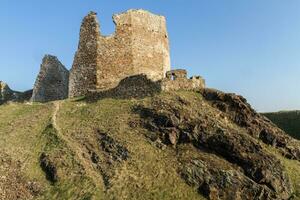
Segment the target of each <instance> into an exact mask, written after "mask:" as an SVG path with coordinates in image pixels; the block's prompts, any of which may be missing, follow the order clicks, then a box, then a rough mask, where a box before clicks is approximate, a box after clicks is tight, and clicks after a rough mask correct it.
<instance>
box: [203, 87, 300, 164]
mask: <svg viewBox="0 0 300 200" xmlns="http://www.w3.org/2000/svg"><path fill="white" fill-rule="evenodd" d="M201 93H202V95H203V97H204V98H205V99H206V100H207V101H209V102H210V103H211V105H212V106H213V107H215V108H217V109H219V110H220V111H222V112H223V113H224V115H226V117H227V118H228V119H230V120H231V121H233V122H234V123H235V124H237V125H238V126H241V127H243V128H245V129H246V131H247V133H248V134H249V135H250V136H252V137H253V138H256V139H259V140H261V141H262V142H264V143H266V144H268V145H272V146H274V147H276V148H278V149H280V151H281V152H282V154H283V155H284V156H285V157H287V158H291V159H297V160H300V142H299V141H297V140H295V139H293V138H292V137H290V136H288V135H287V134H286V133H285V132H284V131H282V130H281V129H280V128H278V127H277V126H276V125H275V124H273V123H272V122H271V121H270V120H269V119H267V118H266V117H265V116H263V115H261V114H259V113H257V112H256V111H255V110H254V109H253V108H252V107H251V105H250V104H248V103H247V100H246V99H245V98H243V97H242V96H239V95H235V94H231V93H223V92H221V91H218V90H214V89H203V90H202V91H201Z"/></svg>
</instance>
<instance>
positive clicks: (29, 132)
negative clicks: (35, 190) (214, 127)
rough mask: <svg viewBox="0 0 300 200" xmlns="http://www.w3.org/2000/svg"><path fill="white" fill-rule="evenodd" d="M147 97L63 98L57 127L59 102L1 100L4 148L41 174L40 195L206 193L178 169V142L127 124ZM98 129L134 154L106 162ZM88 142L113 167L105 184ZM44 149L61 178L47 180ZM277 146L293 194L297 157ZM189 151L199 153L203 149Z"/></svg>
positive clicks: (26, 170)
mask: <svg viewBox="0 0 300 200" xmlns="http://www.w3.org/2000/svg"><path fill="white" fill-rule="evenodd" d="M178 94H180V95H181V96H182V97H184V98H188V99H193V100H194V101H199V100H201V96H200V95H199V94H195V93H191V92H179V93H178ZM169 95H170V94H168V93H163V94H161V95H160V97H163V98H169ZM170 98H171V97H170ZM149 101H150V98H145V99H141V100H134V99H131V100H130V99H129V100H116V99H103V100H99V101H97V102H93V103H86V102H85V100H84V98H79V99H73V100H66V101H62V102H61V105H60V110H59V112H58V113H57V125H58V127H59V130H57V129H56V128H55V127H54V126H53V124H52V120H51V119H52V113H53V112H54V105H53V103H47V104H32V105H27V104H18V103H13V104H6V105H2V106H0V146H1V149H0V151H3V152H5V153H7V154H8V155H10V156H11V157H12V158H13V159H14V160H17V161H20V162H21V163H22V174H23V175H24V177H25V178H26V180H28V181H36V182H38V183H39V184H40V185H41V186H42V188H43V190H42V192H41V195H40V196H39V198H38V199H39V200H42V199H53V200H54V199H62V200H63V199H71V200H72V199H74V200H75V199H76V200H77V199H81V200H90V199H95V200H101V199H141V200H143V199H145V200H146V199H189V200H190V199H191V200H193V199H204V198H203V197H202V196H201V195H199V194H198V192H197V191H196V189H194V188H192V187H190V186H188V185H187V184H186V183H185V181H184V180H183V179H181V177H180V176H179V175H178V169H179V168H180V164H179V163H180V162H179V161H178V157H177V156H178V155H177V154H176V151H174V149H172V148H166V149H165V150H161V149H159V148H157V147H155V146H154V145H153V144H151V143H150V142H149V141H148V140H147V138H146V137H145V134H147V133H148V132H147V130H146V129H143V128H140V127H138V128H132V127H130V126H129V124H130V123H129V122H132V121H134V122H138V121H139V119H140V118H139V117H140V116H138V114H135V113H133V112H132V108H133V107H134V106H136V105H137V104H148V103H149ZM207 106H208V105H207ZM212 112H213V111H212ZM97 130H101V131H102V132H105V133H107V134H108V135H109V136H111V137H112V138H114V140H116V141H118V143H120V144H121V145H122V146H124V147H126V148H127V149H128V151H129V156H130V157H129V159H128V160H127V161H122V162H114V163H113V164H111V165H108V164H107V163H106V162H105V152H103V150H102V149H101V148H100V146H99V143H98V142H97ZM89 150H93V151H94V152H95V153H97V154H98V155H99V157H100V162H101V164H102V170H105V171H108V172H110V174H111V177H110V181H111V183H112V185H111V187H110V188H106V187H105V185H104V183H103V180H102V175H101V173H100V171H99V169H98V168H97V166H96V165H95V164H94V163H92V162H91V159H90V152H89ZM191 152H192V151H191ZM41 153H46V154H47V155H48V156H49V157H50V159H51V161H53V162H54V163H55V164H56V166H57V167H58V176H59V181H58V182H57V183H55V184H53V183H51V182H49V181H47V179H46V176H45V174H44V172H43V171H42V170H41V167H40V163H39V157H40V155H41ZM274 154H276V156H278V158H280V160H282V162H283V164H284V166H285V168H286V170H287V173H288V174H289V176H290V177H291V179H292V181H293V184H294V187H295V188H296V189H295V195H298V196H299V193H300V192H299V191H300V186H299V183H297V180H300V166H299V162H297V161H290V160H287V159H284V158H282V157H281V156H280V155H279V153H277V152H274ZM187 156H194V157H196V156H197V152H196V151H195V152H193V155H190V154H189V155H187ZM199 156H200V155H199ZM201 156H208V155H204V154H203V155H201ZM201 156H200V158H201ZM212 159H213V160H214V161H213V162H217V161H218V160H215V159H214V158H212ZM220 163H221V162H220ZM224 163H225V162H222V164H224ZM225 164H226V163H225ZM225 164H224V165H225ZM226 165H227V164H226ZM224 167H229V166H224Z"/></svg>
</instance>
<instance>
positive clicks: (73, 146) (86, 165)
mask: <svg viewBox="0 0 300 200" xmlns="http://www.w3.org/2000/svg"><path fill="white" fill-rule="evenodd" d="M60 107H61V102H60V101H55V102H54V111H53V114H52V125H53V127H54V128H55V129H56V131H57V134H58V136H59V137H60V138H61V139H62V140H63V141H64V142H65V143H66V144H67V146H68V147H69V148H70V150H71V151H73V152H74V153H75V155H76V159H77V161H78V162H79V163H80V164H81V165H82V167H83V169H84V171H85V172H86V173H87V176H89V177H90V178H92V180H93V182H94V183H95V185H96V186H97V187H98V188H103V184H102V185H101V184H100V183H99V182H101V181H102V176H101V175H99V174H98V173H97V172H96V171H95V170H94V168H93V166H92V165H91V163H90V161H89V160H87V159H86V158H84V155H83V153H84V152H83V151H82V150H81V149H80V144H78V143H76V141H74V140H72V138H69V137H68V136H66V135H65V134H63V133H62V131H61V128H60V127H59V123H58V122H57V121H58V120H57V116H58V113H59V110H60Z"/></svg>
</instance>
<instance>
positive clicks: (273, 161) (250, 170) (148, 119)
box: [136, 96, 292, 199]
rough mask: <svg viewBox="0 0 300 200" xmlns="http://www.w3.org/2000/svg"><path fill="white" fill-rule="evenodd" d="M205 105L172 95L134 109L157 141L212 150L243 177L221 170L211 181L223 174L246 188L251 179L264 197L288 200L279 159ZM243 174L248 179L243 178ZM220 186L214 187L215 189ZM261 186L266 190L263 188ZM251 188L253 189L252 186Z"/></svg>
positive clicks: (286, 181)
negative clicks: (235, 168) (272, 195)
mask: <svg viewBox="0 0 300 200" xmlns="http://www.w3.org/2000/svg"><path fill="white" fill-rule="evenodd" d="M206 107H207V109H206ZM209 107H210V106H209V105H208V104H207V105H206V104H203V103H198V102H197V101H196V100H193V101H192V100H191V99H190V100H187V99H184V98H181V97H180V96H176V97H172V98H171V99H170V98H168V97H165V98H157V99H155V98H154V99H153V100H152V102H151V103H150V105H142V106H139V107H137V108H136V111H137V113H139V114H140V116H141V117H142V118H143V119H144V121H143V122H142V123H141V124H142V125H143V127H145V128H147V129H148V130H149V131H150V132H152V134H151V136H150V137H151V138H152V139H153V140H157V141H161V142H162V143H164V144H166V145H169V144H172V145H174V144H175V143H176V145H177V146H180V145H181V144H193V145H194V147H195V148H198V149H199V150H202V149H204V151H210V152H213V153H214V154H216V155H218V156H219V157H221V158H223V159H224V160H226V161H228V162H229V163H232V164H234V165H236V166H239V167H240V169H241V171H242V174H243V177H244V178H239V175H237V174H231V175H230V176H227V175H228V174H227V175H226V174H225V175H226V176H223V175H224V173H223V172H222V171H220V170H219V171H218V172H211V173H212V174H211V176H212V177H213V178H212V180H216V181H215V184H220V183H218V181H219V180H220V179H223V178H226V177H227V178H231V179H233V180H235V181H238V184H240V185H239V186H238V187H239V188H240V190H242V188H244V187H245V188H247V187H249V186H250V185H251V181H253V182H255V183H256V184H255V185H257V190H258V191H261V192H262V194H261V195H263V196H267V197H268V196H269V194H272V193H274V194H275V195H276V198H281V199H288V198H289V197H290V196H291V194H292V186H291V184H290V180H289V178H288V177H287V175H286V174H285V171H284V168H283V166H282V164H281V163H280V161H279V160H278V159H277V158H276V157H275V156H274V155H272V154H271V153H269V152H268V151H267V150H266V149H264V147H263V146H261V144H260V143H259V142H258V141H257V139H255V138H252V137H251V136H250V135H248V133H247V131H246V130H244V129H243V128H238V126H236V127H235V126H232V125H228V123H226V118H225V116H224V115H221V112H220V114H218V115H217V112H212V113H210V112H207V111H208V110H211V108H209ZM219 115H220V116H219ZM174 133H176V138H178V139H177V140H174V139H172V138H171V139H170V134H171V135H175V134H174ZM155 135H156V136H155ZM150 137H149V138H150ZM222 173H223V175H222ZM219 175H222V177H223V178H222V177H221V178H220V177H219ZM245 177H247V178H248V179H250V180H251V181H250V180H248V179H247V180H246V179H245ZM208 183H209V182H208ZM199 185H201V184H200V183H199ZM220 187H221V186H220V185H219V186H217V188H219V189H220ZM264 187H265V188H267V189H266V190H263V189H262V188H264ZM227 189H228V188H227V187H225V188H223V189H220V190H223V192H222V191H219V192H218V193H219V194H223V195H224V194H225V193H226V190H227ZM252 189H253V190H256V189H255V187H254V188H252ZM229 191H230V190H229ZM233 191H234V190H231V194H234V192H233ZM229 194H230V193H228V195H229ZM247 194H248V195H252V196H251V197H253V198H254V197H255V195H256V194H255V193H254V192H253V193H251V192H249V193H247ZM230 197H231V199H239V198H238V197H234V196H229V197H226V199H230ZM212 199H216V198H212ZM250 199H251V198H250ZM262 199H268V198H262Z"/></svg>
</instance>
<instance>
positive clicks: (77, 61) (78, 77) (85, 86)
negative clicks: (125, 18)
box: [69, 12, 100, 97]
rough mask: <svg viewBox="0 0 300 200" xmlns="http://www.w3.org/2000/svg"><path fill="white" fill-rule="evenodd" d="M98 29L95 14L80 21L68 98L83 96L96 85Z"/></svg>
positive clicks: (92, 13)
mask: <svg viewBox="0 0 300 200" xmlns="http://www.w3.org/2000/svg"><path fill="white" fill-rule="evenodd" d="M99 41H100V28H99V23H98V20H97V18H96V13H94V12H90V13H89V14H88V15H87V16H86V17H85V18H84V19H83V21H82V25H81V28H80V36H79V45H78V50H77V52H76V54H75V58H74V62H73V66H72V69H71V71H70V78H69V97H76V96H82V95H85V94H86V93H87V92H88V90H95V89H96V84H97V75H96V74H97V58H98V48H99Z"/></svg>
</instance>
